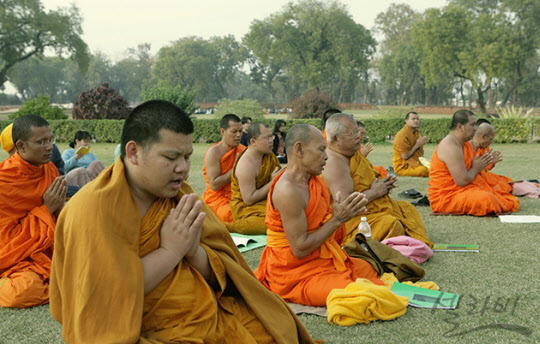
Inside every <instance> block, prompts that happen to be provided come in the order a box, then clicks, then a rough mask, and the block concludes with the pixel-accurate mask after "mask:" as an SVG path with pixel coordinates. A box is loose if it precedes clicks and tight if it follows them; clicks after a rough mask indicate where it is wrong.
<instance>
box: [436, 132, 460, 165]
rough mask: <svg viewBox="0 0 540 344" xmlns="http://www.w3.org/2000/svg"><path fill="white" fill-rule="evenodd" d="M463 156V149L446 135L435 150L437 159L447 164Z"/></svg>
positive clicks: (450, 136)
mask: <svg viewBox="0 0 540 344" xmlns="http://www.w3.org/2000/svg"><path fill="white" fill-rule="evenodd" d="M460 156H463V149H462V147H460V145H459V143H458V142H457V141H456V139H454V138H453V137H452V135H447V136H446V137H445V138H444V139H443V140H442V141H441V143H440V144H439V147H438V148H437V157H438V158H439V159H440V160H441V161H442V162H444V163H448V162H450V161H452V160H454V159H456V158H459V157H460Z"/></svg>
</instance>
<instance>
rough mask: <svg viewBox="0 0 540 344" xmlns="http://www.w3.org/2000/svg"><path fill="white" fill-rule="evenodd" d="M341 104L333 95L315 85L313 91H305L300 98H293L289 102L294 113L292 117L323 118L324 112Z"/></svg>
mask: <svg viewBox="0 0 540 344" xmlns="http://www.w3.org/2000/svg"><path fill="white" fill-rule="evenodd" d="M338 106H339V104H338V102H336V101H335V100H334V99H333V98H332V96H330V95H329V94H328V93H326V92H321V91H319V88H317V87H315V88H314V89H312V90H311V91H308V92H306V93H304V95H303V96H302V97H300V98H296V99H293V100H292V101H291V103H290V104H289V107H290V108H292V110H293V113H292V114H290V115H289V117H290V118H322V116H323V114H324V112H325V111H326V110H327V109H329V108H337V107H338Z"/></svg>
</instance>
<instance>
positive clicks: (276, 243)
mask: <svg viewBox="0 0 540 344" xmlns="http://www.w3.org/2000/svg"><path fill="white" fill-rule="evenodd" d="M282 175H283V172H281V174H279V175H278V176H277V177H276V178H275V179H274V182H273V183H272V186H271V187H270V191H269V192H268V202H267V207H266V225H267V226H268V231H267V233H268V238H267V241H266V247H265V249H264V251H263V253H262V256H261V261H260V263H259V267H258V268H257V269H256V270H255V275H256V276H257V278H258V279H259V280H260V281H261V283H262V284H263V285H264V286H265V287H266V288H268V289H269V290H271V291H273V292H274V293H276V294H278V295H279V296H281V297H282V298H283V299H284V300H285V301H288V302H294V303H298V304H303V305H307V306H326V298H327V296H328V294H329V293H330V292H331V291H332V290H333V289H336V288H339V289H343V288H345V287H346V286H347V285H349V284H350V283H352V282H354V281H356V279H357V278H367V279H369V280H371V281H372V282H374V283H376V284H379V285H381V284H382V281H381V280H380V279H379V278H378V277H379V275H378V274H377V272H376V271H375V269H373V267H372V266H371V264H369V263H368V262H366V261H364V260H361V259H358V258H352V257H349V256H348V255H347V253H345V251H343V249H342V248H341V247H340V243H341V240H342V238H343V235H344V231H345V226H343V225H342V226H341V227H340V228H338V229H337V230H336V231H335V232H334V233H333V234H332V235H331V236H330V237H329V238H328V239H327V240H326V241H325V242H324V244H323V245H321V247H320V248H318V249H316V250H314V251H313V252H311V253H310V254H309V255H308V256H307V257H304V258H302V259H299V258H296V257H295V256H294V254H293V253H292V250H291V247H290V245H289V242H288V241H287V237H286V235H285V231H284V229H283V223H282V221H281V215H280V214H279V212H278V211H277V210H275V209H274V206H273V205H272V193H273V191H274V187H275V185H276V182H277V181H278V180H279V178H281V176H282ZM305 213H306V218H307V220H308V233H310V232H313V231H315V230H318V229H319V228H320V227H321V226H322V225H323V224H324V223H325V222H326V221H328V220H329V219H330V217H331V216H332V209H331V207H330V191H329V190H328V185H327V184H326V182H325V181H324V179H322V177H321V176H313V177H311V179H310V181H309V203H308V205H307V207H306V210H305Z"/></svg>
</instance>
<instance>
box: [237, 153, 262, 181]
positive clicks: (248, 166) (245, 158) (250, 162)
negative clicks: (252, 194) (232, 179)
mask: <svg viewBox="0 0 540 344" xmlns="http://www.w3.org/2000/svg"><path fill="white" fill-rule="evenodd" d="M246 153H247V152H246ZM246 153H244V154H243V155H242V156H241V157H240V159H238V162H237V163H236V170H235V174H236V176H237V177H239V176H241V177H247V176H252V175H257V173H258V172H259V171H255V170H256V168H257V161H256V160H254V159H253V158H252V157H251V156H250V155H248V154H246Z"/></svg>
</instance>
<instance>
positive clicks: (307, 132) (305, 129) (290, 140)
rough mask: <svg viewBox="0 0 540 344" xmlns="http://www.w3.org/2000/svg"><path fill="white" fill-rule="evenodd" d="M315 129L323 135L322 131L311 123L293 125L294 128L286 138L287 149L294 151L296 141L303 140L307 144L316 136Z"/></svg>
mask: <svg viewBox="0 0 540 344" xmlns="http://www.w3.org/2000/svg"><path fill="white" fill-rule="evenodd" d="M314 130H315V131H316V132H318V133H319V134H320V135H322V134H321V132H320V131H319V130H317V128H315V127H314V126H312V125H311V124H305V123H302V124H296V125H293V126H292V128H291V129H290V130H289V131H288V132H287V137H286V138H285V149H286V150H287V151H291V152H292V150H293V147H294V145H295V143H296V142H301V143H303V144H306V145H307V144H308V143H309V142H310V141H311V139H312V138H313V136H314V135H313V131H314Z"/></svg>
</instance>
